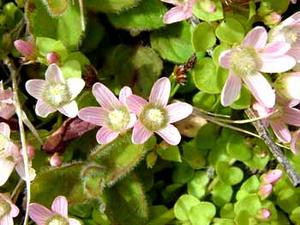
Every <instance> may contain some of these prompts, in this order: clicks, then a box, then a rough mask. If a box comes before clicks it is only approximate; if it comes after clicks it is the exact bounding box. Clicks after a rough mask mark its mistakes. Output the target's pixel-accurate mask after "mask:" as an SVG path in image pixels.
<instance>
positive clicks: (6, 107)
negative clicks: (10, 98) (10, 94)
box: [0, 103, 16, 120]
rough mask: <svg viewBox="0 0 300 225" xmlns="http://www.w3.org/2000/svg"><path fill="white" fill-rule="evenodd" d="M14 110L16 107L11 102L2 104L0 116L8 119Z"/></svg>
mask: <svg viewBox="0 0 300 225" xmlns="http://www.w3.org/2000/svg"><path fill="white" fill-rule="evenodd" d="M15 112H16V108H15V106H14V105H13V104H5V103H4V104H3V108H1V109H0V117H2V118H3V119H6V120H9V119H10V118H11V117H12V116H13V115H14V114H15Z"/></svg>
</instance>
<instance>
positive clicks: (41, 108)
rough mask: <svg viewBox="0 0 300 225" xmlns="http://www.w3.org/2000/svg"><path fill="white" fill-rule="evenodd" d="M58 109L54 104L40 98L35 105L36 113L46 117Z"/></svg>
mask: <svg viewBox="0 0 300 225" xmlns="http://www.w3.org/2000/svg"><path fill="white" fill-rule="evenodd" d="M55 111H56V109H54V108H53V107H52V106H50V105H48V104H47V103H45V102H44V101H42V100H38V101H37V103H36V106H35V113H36V115H38V116H40V117H43V118H46V117H47V116H48V115H49V114H50V113H53V112H55Z"/></svg>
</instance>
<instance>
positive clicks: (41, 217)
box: [29, 203, 54, 225]
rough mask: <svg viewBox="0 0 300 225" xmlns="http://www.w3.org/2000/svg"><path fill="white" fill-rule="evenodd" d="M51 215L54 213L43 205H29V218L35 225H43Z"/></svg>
mask: <svg viewBox="0 0 300 225" xmlns="http://www.w3.org/2000/svg"><path fill="white" fill-rule="evenodd" d="M53 215H54V213H53V212H52V211H51V210H49V209H47V208H46V207H45V206H43V205H40V204H37V203H31V204H30V205H29V216H30V218H31V219H32V220H33V221H34V222H36V223H37V225H45V224H46V222H47V220H48V219H49V218H50V217H51V216H53Z"/></svg>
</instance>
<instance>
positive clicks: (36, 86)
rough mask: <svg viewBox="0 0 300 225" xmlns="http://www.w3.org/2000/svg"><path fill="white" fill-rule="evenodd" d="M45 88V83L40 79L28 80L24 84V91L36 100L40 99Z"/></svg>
mask: <svg viewBox="0 0 300 225" xmlns="http://www.w3.org/2000/svg"><path fill="white" fill-rule="evenodd" d="M46 86H47V82H46V81H44V80H40V79H33V80H29V81H27V82H26V83H25V89H26V91H27V92H28V93H29V94H30V95H31V96H32V97H34V98H36V99H40V98H42V96H43V92H44V91H45V89H46Z"/></svg>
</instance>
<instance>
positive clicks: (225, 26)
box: [216, 18, 245, 44]
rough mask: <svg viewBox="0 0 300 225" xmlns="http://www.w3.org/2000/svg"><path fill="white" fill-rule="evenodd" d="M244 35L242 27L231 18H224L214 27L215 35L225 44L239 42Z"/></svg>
mask: <svg viewBox="0 0 300 225" xmlns="http://www.w3.org/2000/svg"><path fill="white" fill-rule="evenodd" d="M244 35H245V30H244V27H243V26H242V25H241V24H240V22H239V21H237V20H236V19H233V18H226V19H225V21H223V22H222V23H220V25H219V26H218V27H217V29H216V36H217V37H218V38H219V39H220V40H221V41H224V42H225V43H227V44H235V43H240V42H241V41H242V40H243V38H244Z"/></svg>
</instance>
